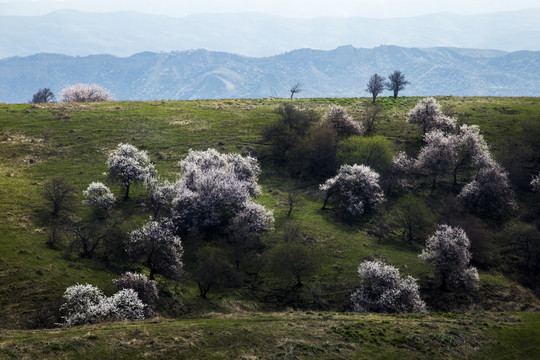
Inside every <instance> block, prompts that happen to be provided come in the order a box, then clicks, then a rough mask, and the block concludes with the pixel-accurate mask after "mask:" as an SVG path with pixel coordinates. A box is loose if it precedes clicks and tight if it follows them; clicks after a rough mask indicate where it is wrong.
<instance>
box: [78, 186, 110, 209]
mask: <svg viewBox="0 0 540 360" xmlns="http://www.w3.org/2000/svg"><path fill="white" fill-rule="evenodd" d="M83 195H84V198H85V199H84V200H83V204H85V205H88V206H90V207H93V208H94V209H96V210H101V211H107V210H109V209H111V208H112V207H113V206H114V204H115V202H116V198H115V197H114V194H113V193H112V192H111V190H110V189H109V188H108V187H107V186H106V185H105V184H103V183H101V182H92V183H91V184H90V185H88V188H86V190H83Z"/></svg>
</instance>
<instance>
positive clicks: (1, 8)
mask: <svg viewBox="0 0 540 360" xmlns="http://www.w3.org/2000/svg"><path fill="white" fill-rule="evenodd" d="M539 7H540V2H539V0H450V1H443V0H227V1H224V0H0V15H42V14H44V13H47V12H50V11H54V10H60V9H77V10H83V11H98V12H108V11H125V10H130V11H139V12H145V13H154V14H162V15H169V16H175V17H181V16H186V15H189V14H193V13H222V12H262V13H267V14H274V15H282V16H288V17H320V16H364V17H376V18H385V17H402V16H414V15H423V14H429V13H435V12H448V11H449V12H454V13H458V14H475V13H483V12H496V11H508V10H519V9H526V8H539Z"/></svg>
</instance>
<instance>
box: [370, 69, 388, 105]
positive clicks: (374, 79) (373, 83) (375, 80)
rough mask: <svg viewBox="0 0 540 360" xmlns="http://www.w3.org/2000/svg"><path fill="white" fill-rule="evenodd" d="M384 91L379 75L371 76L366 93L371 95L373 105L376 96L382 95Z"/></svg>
mask: <svg viewBox="0 0 540 360" xmlns="http://www.w3.org/2000/svg"><path fill="white" fill-rule="evenodd" d="M384 89H385V84H384V78H383V77H382V76H380V75H379V74H373V75H371V77H370V78H369V81H368V83H367V88H366V91H367V92H369V93H371V96H373V103H374V104H375V100H377V95H379V94H380V93H382V92H383V91H384Z"/></svg>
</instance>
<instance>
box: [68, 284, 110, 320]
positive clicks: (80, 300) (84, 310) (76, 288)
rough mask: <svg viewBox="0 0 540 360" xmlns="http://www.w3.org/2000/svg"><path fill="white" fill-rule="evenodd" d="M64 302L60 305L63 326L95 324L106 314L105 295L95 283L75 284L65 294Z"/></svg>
mask: <svg viewBox="0 0 540 360" xmlns="http://www.w3.org/2000/svg"><path fill="white" fill-rule="evenodd" d="M63 298H64V303H63V304H62V306H60V311H61V312H62V313H64V315H63V316H62V319H63V321H62V326H66V327H69V326H76V325H84V324H95V323H97V322H99V321H101V319H102V318H103V317H104V316H105V315H106V313H107V311H106V309H105V307H104V306H103V301H104V300H105V298H106V297H105V295H104V294H103V291H101V290H100V289H98V288H97V287H96V286H94V285H90V284H86V285H80V284H77V285H73V286H70V287H68V288H67V289H66V291H65V292H64V295H63Z"/></svg>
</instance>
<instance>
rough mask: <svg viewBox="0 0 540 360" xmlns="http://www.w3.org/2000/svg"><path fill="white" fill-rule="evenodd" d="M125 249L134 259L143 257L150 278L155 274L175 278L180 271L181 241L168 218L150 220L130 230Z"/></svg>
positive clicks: (181, 264)
mask: <svg viewBox="0 0 540 360" xmlns="http://www.w3.org/2000/svg"><path fill="white" fill-rule="evenodd" d="M127 250H128V253H129V254H130V255H132V256H133V257H134V258H135V259H143V263H144V265H146V266H147V267H148V268H149V269H150V279H151V280H153V279H154V276H155V275H156V274H161V275H163V276H166V277H169V278H176V277H178V275H180V273H181V271H182V266H183V263H182V254H183V248H182V242H181V241H180V238H179V237H178V236H176V235H175V233H174V228H173V225H172V223H171V222H170V220H168V219H164V220H162V221H160V222H158V221H150V222H148V223H146V225H144V226H143V227H142V228H140V229H137V230H134V231H132V232H131V233H130V239H129V242H128V244H127Z"/></svg>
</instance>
